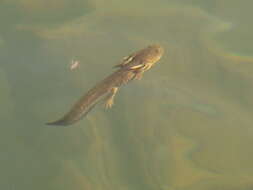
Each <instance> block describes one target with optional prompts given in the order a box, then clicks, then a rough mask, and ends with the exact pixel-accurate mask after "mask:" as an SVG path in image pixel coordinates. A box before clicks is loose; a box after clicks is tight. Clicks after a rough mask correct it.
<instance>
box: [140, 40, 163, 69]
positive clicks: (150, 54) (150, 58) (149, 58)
mask: <svg viewBox="0 0 253 190" xmlns="http://www.w3.org/2000/svg"><path fill="white" fill-rule="evenodd" d="M163 53H164V49H163V48H162V46H160V45H157V44H154V45H150V46H148V47H147V48H146V49H144V51H143V58H144V62H149V63H152V64H154V63H156V62H157V61H159V59H160V58H161V57H162V55H163Z"/></svg>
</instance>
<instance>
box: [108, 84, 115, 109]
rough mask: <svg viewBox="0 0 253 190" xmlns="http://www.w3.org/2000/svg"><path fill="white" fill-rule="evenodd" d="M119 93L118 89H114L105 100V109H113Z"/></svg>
mask: <svg viewBox="0 0 253 190" xmlns="http://www.w3.org/2000/svg"><path fill="white" fill-rule="evenodd" d="M117 91H118V87H113V88H112V89H111V91H110V92H109V94H108V95H107V97H106V99H105V108H106V109H108V108H111V107H112V105H113V101H114V96H115V94H116V93H117Z"/></svg>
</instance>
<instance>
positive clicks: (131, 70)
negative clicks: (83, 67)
mask: <svg viewBox="0 0 253 190" xmlns="http://www.w3.org/2000/svg"><path fill="white" fill-rule="evenodd" d="M163 52H164V50H163V48H162V47H161V46H159V45H151V46H148V47H146V48H144V49H142V50H140V51H137V52H136V53H133V54H131V55H130V56H128V57H126V58H123V61H122V63H121V64H119V65H116V67H117V68H118V70H117V71H115V72H114V73H112V74H111V75H109V76H108V77H107V78H105V79H104V80H102V81H101V82H100V83H98V84H97V85H95V86H94V87H93V88H92V89H90V90H89V91H88V92H87V93H86V94H85V95H84V96H83V97H81V98H80V100H79V101H77V102H76V103H75V104H74V106H73V107H72V109H71V110H70V111H69V112H68V113H66V114H65V115H64V116H63V117H62V118H61V119H59V120H57V121H54V122H49V123H47V124H48V125H71V124H73V123H75V122H77V121H78V120H80V119H81V118H83V117H84V116H86V115H87V114H88V112H89V111H90V110H92V108H93V107H94V106H95V105H96V104H97V103H98V102H100V100H101V99H105V107H106V108H110V107H111V106H112V105H113V99H114V96H115V94H116V93H117V91H118V88H119V87H120V86H122V85H123V84H127V83H128V82H129V81H131V80H133V79H140V78H141V77H142V74H143V73H144V72H145V71H147V70H148V69H150V68H151V67H152V66H153V64H154V63H156V62H157V61H158V60H159V59H160V58H161V56H162V55H163Z"/></svg>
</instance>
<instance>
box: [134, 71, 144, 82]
mask: <svg viewBox="0 0 253 190" xmlns="http://www.w3.org/2000/svg"><path fill="white" fill-rule="evenodd" d="M143 73H144V71H143V70H139V71H137V72H136V73H135V75H134V79H137V80H141V79H142V76H143Z"/></svg>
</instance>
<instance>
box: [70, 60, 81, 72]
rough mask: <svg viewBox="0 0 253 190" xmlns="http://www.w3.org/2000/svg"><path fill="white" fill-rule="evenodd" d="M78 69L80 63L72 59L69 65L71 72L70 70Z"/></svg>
mask: <svg viewBox="0 0 253 190" xmlns="http://www.w3.org/2000/svg"><path fill="white" fill-rule="evenodd" d="M79 67H80V61H78V60H74V59H72V60H71V65H70V70H71V71H72V70H75V69H77V68H79Z"/></svg>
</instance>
